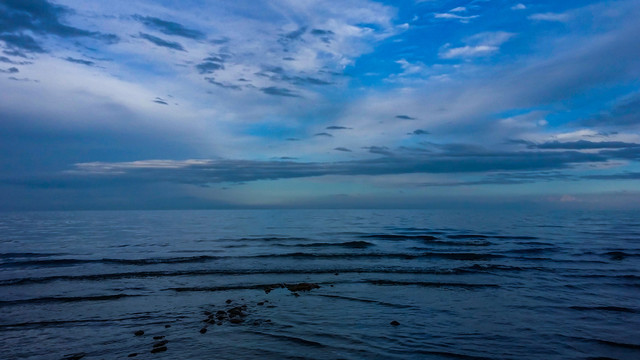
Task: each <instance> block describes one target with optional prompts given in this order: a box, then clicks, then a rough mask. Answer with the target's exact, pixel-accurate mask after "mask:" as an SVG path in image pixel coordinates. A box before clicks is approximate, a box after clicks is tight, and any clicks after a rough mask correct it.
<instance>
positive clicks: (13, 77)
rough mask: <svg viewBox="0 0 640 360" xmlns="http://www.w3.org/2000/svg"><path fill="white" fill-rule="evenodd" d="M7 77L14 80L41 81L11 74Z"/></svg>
mask: <svg viewBox="0 0 640 360" xmlns="http://www.w3.org/2000/svg"><path fill="white" fill-rule="evenodd" d="M7 79H9V80H13V81H33V82H40V81H38V80H33V79H29V78H17V77H15V76H9V77H8V78H7Z"/></svg>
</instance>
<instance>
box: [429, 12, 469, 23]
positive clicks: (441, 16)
mask: <svg viewBox="0 0 640 360" xmlns="http://www.w3.org/2000/svg"><path fill="white" fill-rule="evenodd" d="M478 16H479V15H470V16H463V15H458V14H452V13H434V14H433V17H434V18H436V19H447V20H458V21H460V22H462V23H467V22H469V20H472V19H475V18H477V17H478Z"/></svg>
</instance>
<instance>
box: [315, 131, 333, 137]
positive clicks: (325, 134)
mask: <svg viewBox="0 0 640 360" xmlns="http://www.w3.org/2000/svg"><path fill="white" fill-rule="evenodd" d="M313 136H326V137H333V135H331V134H329V133H326V132H321V133H316V134H313Z"/></svg>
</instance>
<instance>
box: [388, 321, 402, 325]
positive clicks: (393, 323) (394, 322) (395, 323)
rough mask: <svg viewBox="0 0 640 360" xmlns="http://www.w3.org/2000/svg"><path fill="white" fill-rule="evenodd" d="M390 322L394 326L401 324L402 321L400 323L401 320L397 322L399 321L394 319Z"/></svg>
mask: <svg viewBox="0 0 640 360" xmlns="http://www.w3.org/2000/svg"><path fill="white" fill-rule="evenodd" d="M389 324H391V325H393V326H398V325H400V323H399V322H397V321H395V320H393V321H392V322H390V323H389Z"/></svg>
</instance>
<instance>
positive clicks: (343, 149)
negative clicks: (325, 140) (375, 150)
mask: <svg viewBox="0 0 640 360" xmlns="http://www.w3.org/2000/svg"><path fill="white" fill-rule="evenodd" d="M333 150H336V151H343V152H351V150H349V149H347V148H345V147H337V148H334V149H333Z"/></svg>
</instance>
